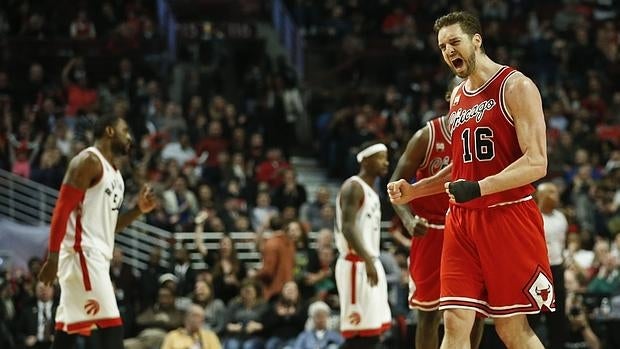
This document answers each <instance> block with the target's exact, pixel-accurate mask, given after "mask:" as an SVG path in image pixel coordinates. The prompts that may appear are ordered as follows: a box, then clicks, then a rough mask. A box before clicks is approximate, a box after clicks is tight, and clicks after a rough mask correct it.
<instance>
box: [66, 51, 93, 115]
mask: <svg viewBox="0 0 620 349" xmlns="http://www.w3.org/2000/svg"><path fill="white" fill-rule="evenodd" d="M71 72H73V77H74V79H75V82H74V81H73V80H71V78H70V77H69V74H70V73H71ZM62 83H63V86H64V87H65V89H66V94H67V110H66V113H67V115H68V116H75V115H76V114H77V111H78V110H84V111H90V110H93V109H95V108H96V107H97V103H98V95H97V91H96V90H95V89H92V88H90V87H89V86H88V79H87V76H86V69H85V68H84V61H83V60H82V58H79V57H78V58H73V59H71V60H70V61H69V62H68V63H67V65H65V67H64V68H63V70H62Z"/></svg>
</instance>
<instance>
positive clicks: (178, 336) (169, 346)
mask: <svg viewBox="0 0 620 349" xmlns="http://www.w3.org/2000/svg"><path fill="white" fill-rule="evenodd" d="M204 325H205V311H204V309H203V308H202V307H201V306H200V305H197V304H192V305H190V307H189V309H187V312H186V314H185V326H184V327H182V328H179V329H176V330H174V331H172V332H169V333H168V334H167V335H166V337H165V338H164V342H163V344H162V345H161V349H186V348H208V349H220V348H221V347H222V345H221V344H220V340H219V338H218V337H217V335H216V334H215V333H214V332H213V331H211V330H208V329H205V326H204Z"/></svg>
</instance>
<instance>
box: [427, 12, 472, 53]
mask: <svg viewBox="0 0 620 349" xmlns="http://www.w3.org/2000/svg"><path fill="white" fill-rule="evenodd" d="M457 23H458V24H459V25H460V26H461V30H463V32H464V33H465V34H467V35H469V36H470V37H472V36H474V35H475V34H479V35H481V36H482V26H481V25H480V20H479V19H478V17H476V16H474V15H473V14H471V13H469V12H465V11H455V12H450V13H448V14H447V15H443V16H441V17H439V18H437V20H436V21H435V25H433V30H434V31H435V33H439V30H440V29H441V28H443V27H447V26H450V25H453V24H457ZM480 50H481V51H482V52H484V46H480Z"/></svg>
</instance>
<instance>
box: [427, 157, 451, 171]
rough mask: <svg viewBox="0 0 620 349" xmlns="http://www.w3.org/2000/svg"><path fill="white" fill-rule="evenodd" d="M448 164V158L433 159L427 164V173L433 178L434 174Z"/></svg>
mask: <svg viewBox="0 0 620 349" xmlns="http://www.w3.org/2000/svg"><path fill="white" fill-rule="evenodd" d="M449 164H450V157H449V156H444V157H436V158H433V159H432V160H431V161H430V162H429V163H428V172H430V174H431V176H433V175H434V174H435V173H437V172H439V170H441V169H442V168H444V167H446V166H448V165H449Z"/></svg>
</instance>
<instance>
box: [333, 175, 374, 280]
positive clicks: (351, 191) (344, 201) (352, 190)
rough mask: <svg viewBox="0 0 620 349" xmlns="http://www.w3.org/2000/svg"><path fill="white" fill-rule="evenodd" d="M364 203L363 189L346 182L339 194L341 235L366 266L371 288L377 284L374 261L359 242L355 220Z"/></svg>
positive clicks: (354, 182) (354, 183)
mask: <svg viewBox="0 0 620 349" xmlns="http://www.w3.org/2000/svg"><path fill="white" fill-rule="evenodd" d="M363 201H364V189H363V188H362V186H361V184H359V183H357V182H356V181H347V182H345V184H344V185H343V186H342V191H341V193H340V202H339V203H338V205H340V208H341V209H342V235H344V238H345V239H347V243H348V244H349V247H350V248H351V249H352V250H353V251H355V253H357V255H358V256H360V257H361V258H362V259H363V260H364V263H365V264H366V275H367V276H368V281H369V282H370V285H371V286H375V285H376V284H377V282H378V276H377V270H376V268H375V264H374V260H373V259H372V257H371V256H370V254H368V251H366V249H365V248H364V246H363V245H362V243H361V242H360V235H361V233H360V231H359V230H358V227H357V224H355V220H356V217H357V213H358V211H359V208H360V206H361V204H362V203H363Z"/></svg>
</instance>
